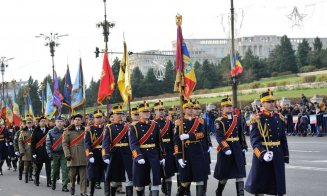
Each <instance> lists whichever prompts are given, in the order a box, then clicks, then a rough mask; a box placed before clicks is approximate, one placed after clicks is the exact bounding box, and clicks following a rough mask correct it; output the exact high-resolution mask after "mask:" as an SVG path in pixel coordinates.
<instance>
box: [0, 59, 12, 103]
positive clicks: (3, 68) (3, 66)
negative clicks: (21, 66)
mask: <svg viewBox="0 0 327 196" xmlns="http://www.w3.org/2000/svg"><path fill="white" fill-rule="evenodd" d="M12 59H14V58H9V59H7V58H6V57H1V59H0V62H1V75H2V99H4V97H5V86H4V79H5V78H4V75H5V71H6V68H7V67H8V61H10V60H12Z"/></svg>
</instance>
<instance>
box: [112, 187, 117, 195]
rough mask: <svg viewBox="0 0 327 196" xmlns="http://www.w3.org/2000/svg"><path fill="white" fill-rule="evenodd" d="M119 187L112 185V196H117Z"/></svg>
mask: <svg viewBox="0 0 327 196" xmlns="http://www.w3.org/2000/svg"><path fill="white" fill-rule="evenodd" d="M116 191H117V187H110V196H116Z"/></svg>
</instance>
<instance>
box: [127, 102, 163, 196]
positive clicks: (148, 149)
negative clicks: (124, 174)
mask: <svg viewBox="0 0 327 196" xmlns="http://www.w3.org/2000/svg"><path fill="white" fill-rule="evenodd" d="M138 110H139V113H140V120H139V122H137V123H136V124H135V125H131V126H130V127H129V129H130V130H129V134H130V135H129V142H130V148H131V151H132V156H133V159H134V161H133V185H134V186H136V192H137V195H138V196H143V195H144V187H145V186H146V185H149V183H150V182H151V183H152V186H151V192H152V196H158V195H159V185H160V165H165V157H164V156H165V154H164V149H163V148H162V141H161V137H160V130H159V126H158V125H157V123H156V122H154V121H150V120H149V119H150V108H149V104H147V103H146V102H145V101H144V103H143V104H141V105H139V108H138ZM150 170H151V171H152V172H150ZM151 173H152V176H151V177H150V174H151ZM150 178H151V180H150Z"/></svg>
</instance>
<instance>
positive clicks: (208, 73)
mask: <svg viewBox="0 0 327 196" xmlns="http://www.w3.org/2000/svg"><path fill="white" fill-rule="evenodd" d="M201 70H202V71H201V77H200V78H201V81H202V82H203V83H202V88H205V89H212V88H214V87H216V86H218V83H219V80H220V78H219V76H218V72H217V69H216V67H215V66H214V65H213V64H212V63H210V62H209V61H208V60H204V62H203V65H202V68H201Z"/></svg>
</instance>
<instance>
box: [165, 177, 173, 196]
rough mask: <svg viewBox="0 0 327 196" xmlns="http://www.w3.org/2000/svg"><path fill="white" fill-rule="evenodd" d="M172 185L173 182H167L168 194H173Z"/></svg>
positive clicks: (169, 195)
mask: <svg viewBox="0 0 327 196" xmlns="http://www.w3.org/2000/svg"><path fill="white" fill-rule="evenodd" d="M171 186H172V182H171V181H170V182H166V196H171Z"/></svg>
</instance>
